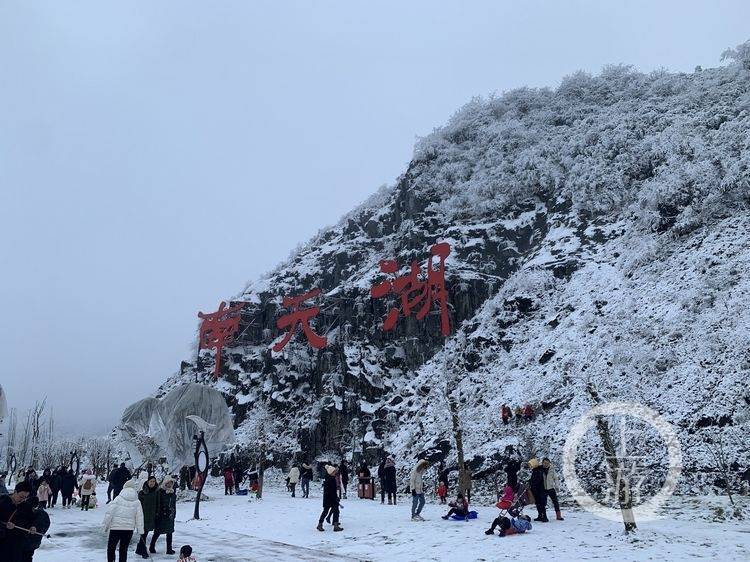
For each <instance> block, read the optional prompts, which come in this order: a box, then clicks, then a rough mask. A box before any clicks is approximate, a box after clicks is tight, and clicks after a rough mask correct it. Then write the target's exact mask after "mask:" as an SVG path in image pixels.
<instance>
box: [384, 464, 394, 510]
mask: <svg viewBox="0 0 750 562" xmlns="http://www.w3.org/2000/svg"><path fill="white" fill-rule="evenodd" d="M383 487H384V488H385V493H386V494H388V505H391V504H392V505H396V461H394V460H393V457H388V458H386V459H385V466H384V467H383Z"/></svg>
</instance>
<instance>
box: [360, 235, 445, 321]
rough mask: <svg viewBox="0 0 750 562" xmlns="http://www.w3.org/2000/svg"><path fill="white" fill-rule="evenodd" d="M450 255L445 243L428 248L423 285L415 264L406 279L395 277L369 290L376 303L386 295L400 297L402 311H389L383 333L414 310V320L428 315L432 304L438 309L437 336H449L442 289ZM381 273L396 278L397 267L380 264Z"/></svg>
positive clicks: (393, 261)
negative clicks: (435, 304)
mask: <svg viewBox="0 0 750 562" xmlns="http://www.w3.org/2000/svg"><path fill="white" fill-rule="evenodd" d="M450 253H451V247H450V244H448V243H447V242H441V243H439V244H435V245H434V246H432V248H430V258H429V260H428V261H427V279H426V280H424V281H422V280H421V279H420V273H421V268H420V266H419V264H418V263H417V262H416V261H414V262H412V264H411V268H410V270H409V273H407V274H406V275H401V276H399V277H396V279H394V280H393V281H383V282H382V283H378V284H377V285H375V286H373V287H372V288H371V289H370V294H371V295H372V297H373V298H375V299H378V298H382V297H384V296H386V295H388V294H389V293H395V294H397V295H399V296H400V297H401V310H400V311H399V309H397V308H392V309H391V310H389V311H388V314H387V315H386V317H385V321H384V322H383V329H384V330H385V331H389V330H393V328H395V327H396V324H397V323H398V319H399V316H400V315H401V314H403V316H404V318H406V317H408V316H410V315H411V314H412V312H413V311H414V310H417V309H418V310H417V314H416V317H417V319H418V320H422V319H423V318H424V317H425V316H427V314H428V313H429V312H430V309H431V308H432V304H433V302H437V303H438V306H439V307H440V333H441V334H442V335H443V336H447V335H448V334H450V331H451V326H450V319H449V317H448V290H447V289H446V288H445V259H446V258H447V257H448V255H449V254H450ZM435 257H438V258H440V261H439V263H438V267H437V269H434V266H433V262H432V260H433V258H435ZM380 271H382V272H383V273H388V274H395V273H396V272H398V263H397V262H396V260H383V261H381V262H380ZM412 295H413V296H412Z"/></svg>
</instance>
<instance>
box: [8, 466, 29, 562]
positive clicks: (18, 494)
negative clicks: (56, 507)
mask: <svg viewBox="0 0 750 562" xmlns="http://www.w3.org/2000/svg"><path fill="white" fill-rule="evenodd" d="M30 497H33V496H31V486H30V485H29V483H28V482H27V481H25V480H24V481H22V482H19V483H18V484H16V487H15V490H14V492H13V493H12V494H10V495H9V496H2V497H0V521H3V522H5V523H6V524H4V525H0V560H2V562H21V556H22V553H23V550H24V546H25V544H26V537H27V535H28V533H27V532H26V531H21V530H20V529H16V528H15V525H18V526H19V527H24V528H27V529H28V528H30V527H31V526H32V522H33V516H32V508H31V502H30V501H29V500H30ZM9 525H10V528H9Z"/></svg>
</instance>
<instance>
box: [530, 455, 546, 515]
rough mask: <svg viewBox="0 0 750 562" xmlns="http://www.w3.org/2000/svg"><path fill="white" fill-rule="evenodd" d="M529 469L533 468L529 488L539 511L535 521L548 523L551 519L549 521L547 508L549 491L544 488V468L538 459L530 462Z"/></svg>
mask: <svg viewBox="0 0 750 562" xmlns="http://www.w3.org/2000/svg"><path fill="white" fill-rule="evenodd" d="M529 468H531V479H530V480H529V488H530V489H531V493H532V494H533V495H534V503H535V504H536V511H537V517H536V519H534V521H540V522H542V523H547V522H549V519H547V508H546V507H545V506H546V505H547V490H546V489H545V487H544V468H543V467H542V465H541V464H540V463H539V459H536V458H533V459H531V460H530V461H529Z"/></svg>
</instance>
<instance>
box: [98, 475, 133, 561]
mask: <svg viewBox="0 0 750 562" xmlns="http://www.w3.org/2000/svg"><path fill="white" fill-rule="evenodd" d="M137 486H138V482H137V481H136V480H128V481H127V482H125V486H123V489H122V492H120V494H119V495H118V496H117V497H116V498H115V499H113V500H112V501H111V502H110V504H109V505H108V506H107V512H106V513H105V514H104V532H105V533H109V540H108V541H107V562H115V549H116V548H117V547H118V544H119V551H120V558H119V559H120V561H121V562H123V561H125V560H127V557H128V547H129V546H130V541H131V539H132V538H133V532H135V533H136V534H137V535H138V536H139V537H140V536H141V535H142V534H143V508H142V507H141V502H140V501H139V500H138V492H136V487H137Z"/></svg>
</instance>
